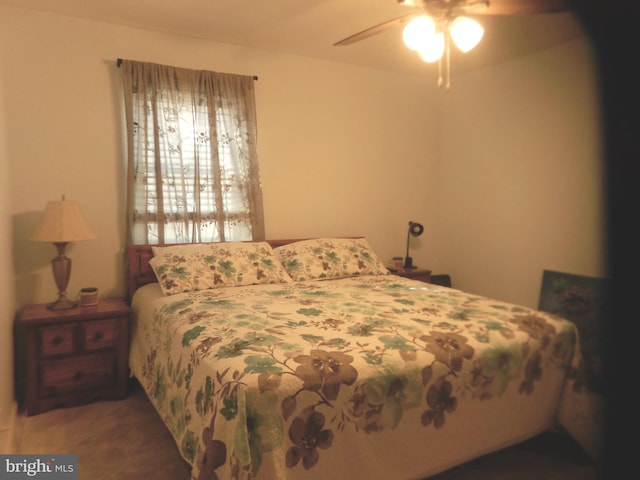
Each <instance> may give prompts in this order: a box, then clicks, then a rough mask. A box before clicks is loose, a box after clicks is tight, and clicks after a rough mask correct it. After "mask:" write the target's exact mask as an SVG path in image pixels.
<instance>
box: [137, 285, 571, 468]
mask: <svg viewBox="0 0 640 480" xmlns="http://www.w3.org/2000/svg"><path fill="white" fill-rule="evenodd" d="M147 287H151V286H147ZM145 288H146V287H145ZM151 288H153V287H151ZM133 306H134V311H138V312H139V315H138V317H137V319H136V321H135V322H134V324H135V329H134V333H133V340H132V353H131V361H130V363H131V368H132V372H133V374H134V375H135V376H136V377H137V378H138V380H139V381H140V383H141V384H142V386H143V387H144V388H145V390H146V392H147V394H148V396H149V398H150V399H151V401H152V403H153V404H154V405H155V407H156V409H157V410H158V412H159V414H160V415H161V417H162V419H163V421H164V422H165V423H166V425H167V427H168V429H169V430H170V431H171V434H172V435H173V437H174V439H175V441H176V444H177V446H178V448H179V449H180V452H181V454H182V456H183V457H184V458H185V460H187V461H188V462H189V463H190V464H191V465H192V478H193V479H218V478H220V479H254V478H265V479H270V480H272V479H273V480H275V479H290V478H305V479H307V478H325V479H326V478H352V477H354V476H360V477H361V478H367V479H371V478H399V479H402V478H420V475H426V474H432V473H436V472H437V471H439V470H443V469H445V468H448V467H450V466H453V464H455V463H459V462H461V461H465V460H468V459H469V458H472V457H474V456H477V455H479V454H482V453H486V452H487V451H490V450H492V449H497V448H498V447H499V446H505V445H507V444H509V443H514V442H515V441H518V440H521V439H524V438H526V437H527V436H531V435H534V434H536V433H538V432H539V431H541V430H543V429H544V428H547V427H549V426H552V425H553V424H554V422H555V420H556V414H557V410H558V408H559V404H560V402H561V400H562V392H563V390H564V389H565V383H566V382H567V380H568V379H569V377H571V375H567V374H568V372H569V370H571V368H570V367H571V365H572V364H573V365H574V366H575V365H576V364H577V363H576V362H577V361H578V354H577V353H578V352H576V351H575V348H574V347H575V345H576V341H577V339H576V330H575V327H574V326H573V324H572V323H570V322H568V321H566V320H563V319H561V318H560V317H556V316H553V315H551V314H547V313H542V312H539V311H536V310H531V309H527V308H523V307H518V306H515V305H511V304H508V303H504V302H500V301H496V300H491V299H488V298H484V297H480V296H477V295H472V294H468V293H464V292H462V291H459V290H455V289H449V288H444V287H438V286H435V285H429V284H425V283H421V282H417V281H414V280H408V279H404V278H400V277H397V276H394V275H379V276H368V277H359V278H345V279H339V280H328V281H312V282H300V283H290V284H278V285H256V286H243V287H234V288H220V289H214V290H206V291H201V292H195V293H184V294H178V295H172V296H167V297H165V296H161V295H158V296H157V299H156V300H154V302H153V304H152V305H146V306H145V305H137V304H136V297H134V303H133ZM145 311H148V314H146V315H144V312H145ZM150 448H153V447H152V444H151V443H150ZM346 471H349V472H350V473H349V475H345V474H344V473H345V472H346ZM337 472H338V473H337ZM339 472H341V473H339Z"/></svg>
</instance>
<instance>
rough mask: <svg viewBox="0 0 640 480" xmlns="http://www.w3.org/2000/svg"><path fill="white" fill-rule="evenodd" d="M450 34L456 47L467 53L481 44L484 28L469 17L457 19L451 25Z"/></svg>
mask: <svg viewBox="0 0 640 480" xmlns="http://www.w3.org/2000/svg"><path fill="white" fill-rule="evenodd" d="M449 34H450V35H451V39H452V40H453V43H454V44H455V46H456V47H458V49H459V50H460V51H462V52H464V53H466V52H468V51H470V50H472V49H473V48H475V46H476V45H478V43H480V40H482V36H483V35H484V28H483V27H482V25H480V24H479V23H478V22H476V21H475V20H473V19H471V18H469V17H456V18H455V19H454V20H453V21H452V22H451V24H450V25H449Z"/></svg>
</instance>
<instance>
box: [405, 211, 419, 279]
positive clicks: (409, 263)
mask: <svg viewBox="0 0 640 480" xmlns="http://www.w3.org/2000/svg"><path fill="white" fill-rule="evenodd" d="M422 232H424V227H423V226H422V225H421V224H420V223H416V222H409V231H408V232H407V255H406V257H404V268H416V267H414V266H413V258H411V257H410V256H409V239H410V238H411V236H414V237H419V236H420V235H422Z"/></svg>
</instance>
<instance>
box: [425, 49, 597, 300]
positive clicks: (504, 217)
mask: <svg viewBox="0 0 640 480" xmlns="http://www.w3.org/2000/svg"><path fill="white" fill-rule="evenodd" d="M592 61H593V58H592V55H591V48H590V45H589V44H588V42H587V40H586V39H584V38H581V39H579V40H575V41H572V42H570V43H567V44H564V45H561V46H559V47H554V48H552V49H549V50H546V51H543V52H541V53H538V54H536V55H533V56H530V57H527V58H525V59H522V60H519V61H516V62H511V63H509V64H506V65H501V66H498V67H494V68H492V69H490V70H482V71H478V72H475V73H472V74H469V75H466V76H464V77H461V78H460V79H459V80H457V81H456V83H455V85H454V88H455V89H456V95H450V96H447V97H445V101H444V102H443V104H442V137H441V140H442V152H441V157H440V160H441V161H440V162H439V180H438V182H437V184H438V187H439V192H438V193H439V195H438V197H439V199H440V206H441V208H440V209H439V225H440V231H439V232H438V233H439V235H438V252H439V253H440V258H439V260H440V262H442V263H441V265H442V268H444V269H447V270H448V271H449V272H451V274H452V276H453V277H454V278H455V280H456V283H457V285H458V286H459V287H460V288H462V289H465V290H470V291H472V292H475V293H479V294H482V295H486V296H490V297H494V298H500V299H508V300H509V301H511V302H514V303H518V304H522V305H528V306H537V304H538V295H539V289H540V285H541V282H542V271H543V270H544V269H549V270H558V271H562V272H570V273H575V274H580V275H589V276H602V275H604V274H605V266H604V260H603V255H602V251H603V249H604V243H605V233H606V228H605V219H604V213H603V201H604V200H603V172H602V170H603V165H602V161H601V157H602V151H601V150H602V148H601V137H600V135H601V134H600V128H599V127H600V125H599V118H600V117H599V111H598V96H597V94H596V92H597V84H596V78H595V74H594V67H593V64H592Z"/></svg>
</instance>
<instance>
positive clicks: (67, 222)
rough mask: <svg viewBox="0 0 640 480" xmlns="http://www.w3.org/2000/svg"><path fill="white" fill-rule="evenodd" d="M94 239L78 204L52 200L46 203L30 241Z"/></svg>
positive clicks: (69, 201) (71, 201)
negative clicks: (40, 219)
mask: <svg viewBox="0 0 640 480" xmlns="http://www.w3.org/2000/svg"><path fill="white" fill-rule="evenodd" d="M94 238H96V237H95V235H94V233H93V231H92V230H91V228H90V227H89V224H88V223H87V221H86V220H85V219H84V216H83V215H82V211H81V210H80V204H79V203H78V202H75V201H73V200H65V199H64V197H63V198H62V200H52V201H50V202H49V203H47V207H46V209H45V211H44V215H43V217H42V221H41V222H40V225H38V228H36V230H35V232H33V235H31V240H37V241H40V242H54V243H56V242H76V241H78V240H91V239H94Z"/></svg>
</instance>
